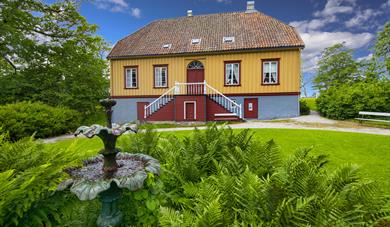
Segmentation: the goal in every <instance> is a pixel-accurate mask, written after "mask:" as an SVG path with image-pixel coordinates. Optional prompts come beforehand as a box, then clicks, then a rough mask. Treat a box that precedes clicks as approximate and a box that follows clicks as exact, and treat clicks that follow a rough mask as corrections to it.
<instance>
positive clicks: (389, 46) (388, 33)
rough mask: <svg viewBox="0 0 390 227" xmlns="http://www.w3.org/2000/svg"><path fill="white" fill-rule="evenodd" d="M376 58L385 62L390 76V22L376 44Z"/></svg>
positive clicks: (379, 35)
mask: <svg viewBox="0 0 390 227" xmlns="http://www.w3.org/2000/svg"><path fill="white" fill-rule="evenodd" d="M375 56H376V57H378V58H379V59H382V60H383V63H384V64H385V67H386V69H387V73H388V75H389V74H390V22H388V23H387V24H386V25H385V26H384V28H383V31H381V32H379V33H378V36H377V40H376V43H375Z"/></svg>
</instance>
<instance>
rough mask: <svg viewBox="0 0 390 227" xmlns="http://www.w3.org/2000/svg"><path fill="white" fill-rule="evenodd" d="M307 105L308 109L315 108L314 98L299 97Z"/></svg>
mask: <svg viewBox="0 0 390 227" xmlns="http://www.w3.org/2000/svg"><path fill="white" fill-rule="evenodd" d="M301 100H304V101H305V102H306V104H307V105H308V106H309V108H310V110H317V105H316V98H301Z"/></svg>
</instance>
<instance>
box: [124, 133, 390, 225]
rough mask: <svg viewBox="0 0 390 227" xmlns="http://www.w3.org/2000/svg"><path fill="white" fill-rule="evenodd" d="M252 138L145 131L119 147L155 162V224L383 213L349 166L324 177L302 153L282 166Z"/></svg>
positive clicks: (360, 217) (361, 217)
mask: <svg viewBox="0 0 390 227" xmlns="http://www.w3.org/2000/svg"><path fill="white" fill-rule="evenodd" d="M252 136H253V134H252V132H251V131H249V130H242V131H240V132H238V133H234V132H233V131H232V130H231V129H218V128H217V127H216V126H215V125H213V126H211V127H209V128H208V129H207V130H202V131H200V130H195V131H193V133H192V134H191V135H190V136H188V137H184V138H177V137H175V136H168V137H159V136H158V134H154V133H151V132H147V133H140V134H138V135H132V136H129V137H125V138H123V141H122V140H121V142H120V144H121V147H122V149H123V150H125V151H134V150H137V149H140V150H142V151H146V152H150V153H149V154H151V155H153V156H154V157H155V158H157V159H159V160H160V162H161V165H162V175H161V180H162V181H163V183H164V190H165V194H164V196H165V200H163V201H166V202H165V203H164V202H162V203H161V202H160V203H159V204H160V205H161V209H160V214H159V215H160V216H159V218H158V221H159V224H160V225H161V226H251V225H252V226H258V225H264V226H350V225H354V224H356V223H360V224H362V225H364V224H370V223H371V224H372V223H376V222H378V221H382V220H383V219H381V217H384V216H386V215H389V212H388V210H386V206H388V200H387V199H386V198H385V197H384V196H383V194H382V192H381V190H380V189H379V188H378V186H377V185H376V183H374V182H371V181H368V180H364V179H360V178H359V173H358V169H357V167H356V166H353V165H345V166H341V167H339V168H337V169H336V170H335V171H332V172H328V171H327V169H326V167H325V166H326V163H327V159H326V157H325V156H311V155H310V150H309V149H303V150H299V151H297V152H296V153H295V154H294V155H292V156H291V157H289V158H288V159H287V160H286V161H283V160H282V159H281V158H280V154H279V149H278V147H277V145H276V144H275V143H274V142H273V141H272V140H271V141H269V142H267V143H261V142H259V141H256V140H254V139H253V137H252ZM134 138H136V139H134ZM125 140H129V141H130V140H136V141H138V142H136V143H135V142H125ZM156 140H158V142H156ZM141 141H143V142H141ZM151 141H153V142H151ZM137 143H141V144H142V143H148V144H154V145H153V146H152V148H151V147H150V146H145V145H141V146H140V145H137ZM135 147H138V148H135ZM138 221H139V220H138ZM127 224H128V225H140V222H137V223H127ZM149 224H151V223H150V222H149ZM154 224H156V223H154Z"/></svg>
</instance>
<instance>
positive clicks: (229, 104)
mask: <svg viewBox="0 0 390 227" xmlns="http://www.w3.org/2000/svg"><path fill="white" fill-rule="evenodd" d="M204 84H205V89H204V90H205V94H206V95H208V96H209V97H210V98H211V99H212V100H214V101H215V102H217V103H218V104H220V105H221V106H223V107H224V108H225V109H227V110H228V111H230V112H232V113H234V114H236V116H237V117H239V118H242V108H241V104H237V103H236V102H235V101H233V100H231V99H230V98H228V97H226V96H225V95H224V94H222V93H221V92H220V91H218V90H217V89H215V88H213V87H211V86H210V85H209V84H207V83H206V81H205V82H204Z"/></svg>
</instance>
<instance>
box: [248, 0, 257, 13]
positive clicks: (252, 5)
mask: <svg viewBox="0 0 390 227" xmlns="http://www.w3.org/2000/svg"><path fill="white" fill-rule="evenodd" d="M254 12H257V10H256V9H255V1H247V2H246V11H245V13H254Z"/></svg>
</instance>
